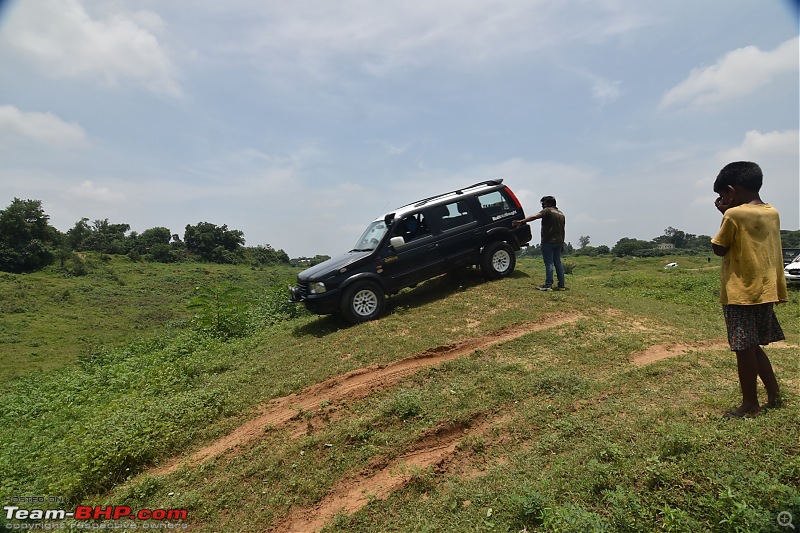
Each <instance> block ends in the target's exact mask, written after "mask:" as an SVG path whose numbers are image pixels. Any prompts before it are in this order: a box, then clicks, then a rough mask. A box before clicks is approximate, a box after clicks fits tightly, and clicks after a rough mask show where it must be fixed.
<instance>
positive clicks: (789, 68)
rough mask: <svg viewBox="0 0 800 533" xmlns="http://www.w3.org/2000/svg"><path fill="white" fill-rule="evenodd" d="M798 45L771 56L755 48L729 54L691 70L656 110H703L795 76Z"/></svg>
mask: <svg viewBox="0 0 800 533" xmlns="http://www.w3.org/2000/svg"><path fill="white" fill-rule="evenodd" d="M798 42H799V41H798V38H797V37H795V38H793V39H790V40H788V41H786V42H784V43H783V44H781V45H780V46H778V47H777V48H776V49H775V50H773V51H771V52H764V51H762V50H760V49H758V48H756V47H755V46H747V47H745V48H738V49H736V50H734V51H732V52H729V53H728V54H726V55H725V56H724V57H723V58H721V59H720V60H719V61H717V63H715V64H714V65H712V66H710V67H706V68H697V69H694V70H692V72H691V73H690V74H689V77H688V78H686V79H685V80H683V81H682V82H681V83H679V84H678V85H676V86H675V87H673V88H672V89H670V90H669V91H667V93H666V94H665V95H664V97H663V98H662V99H661V104H660V108H661V109H664V108H667V107H671V106H688V107H692V108H707V107H713V106H715V105H717V104H721V103H724V102H728V101H731V100H735V99H737V98H741V97H743V96H747V95H748V94H751V93H753V92H755V91H756V90H757V89H759V88H760V87H762V86H764V85H767V84H768V83H770V82H771V81H772V79H773V78H774V77H775V76H777V75H779V74H783V73H787V72H797V70H798Z"/></svg>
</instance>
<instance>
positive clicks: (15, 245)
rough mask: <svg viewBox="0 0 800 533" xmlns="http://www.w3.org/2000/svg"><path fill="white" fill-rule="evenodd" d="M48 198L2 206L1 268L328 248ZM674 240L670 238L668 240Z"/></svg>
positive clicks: (690, 241)
mask: <svg viewBox="0 0 800 533" xmlns="http://www.w3.org/2000/svg"><path fill="white" fill-rule="evenodd" d="M49 221H50V217H49V216H48V215H47V214H46V213H45V212H44V209H43V208H42V202H41V201H40V200H20V199H19V198H14V201H13V202H11V204H10V205H9V206H8V207H7V208H6V209H3V210H0V271H4V272H14V273H21V272H33V271H36V270H39V269H41V268H44V267H45V266H48V265H50V264H52V263H54V262H55V261H56V260H58V261H60V262H61V265H62V266H63V265H64V263H65V261H66V260H67V259H69V258H71V257H72V255H73V254H74V253H77V252H99V253H102V254H115V255H127V256H129V257H130V258H131V259H133V260H137V261H139V260H144V261H153V262H159V263H176V262H183V261H202V262H211V263H230V264H250V265H254V266H258V265H280V264H285V265H292V266H304V267H307V266H311V265H314V264H317V263H320V262H322V261H325V260H326V259H329V257H328V256H327V255H316V256H314V257H312V258H307V257H300V258H296V259H290V258H289V256H288V255H287V254H286V252H284V251H283V250H280V249H278V250H276V249H274V248H272V246H270V245H268V244H267V245H264V246H260V245H259V246H254V247H253V246H251V247H247V246H245V239H244V233H243V232H241V231H239V230H235V229H229V228H228V226H227V225H225V224H223V225H222V226H217V225H215V224H212V223H210V222H198V223H197V224H195V225H191V224H187V225H186V228H185V229H184V233H183V238H182V239H181V237H180V236H179V235H178V234H173V233H172V232H171V231H170V230H169V228H165V227H155V228H150V229H146V230H144V231H143V232H141V233H137V232H135V231H130V230H131V227H130V225H129V224H112V223H110V222H109V221H108V219H104V220H94V221H91V222H90V221H89V219H88V218H82V219H80V220H79V221H77V222H76V223H75V225H74V226H73V227H72V228H70V229H69V230H68V231H67V232H66V233H62V232H60V231H59V230H58V229H56V228H54V227H53V226H51V225H50V222H49ZM590 240H591V238H590V237H589V236H588V235H582V236H581V237H580V238H579V239H578V245H579V247H578V248H575V247H573V246H572V243H566V247H565V254H566V255H587V256H596V255H608V254H613V255H615V256H617V257H623V256H637V257H655V256H664V255H673V254H675V253H683V254H701V253H711V237H709V236H708V235H693V234H691V233H686V232H684V231H681V230H679V229H676V228H673V227H671V226H670V227H668V228H667V229H665V230H664V234H663V235H660V236H658V237H655V238H653V239H652V240H649V241H644V240H639V239H633V238H630V237H623V238H621V239H620V240H619V241H617V243H616V244H615V245H614V246H613V247H608V246H606V245H600V246H591V245H590V244H589V243H590ZM781 240H782V243H783V247H784V248H800V230H797V231H787V230H781ZM661 245H667V246H661ZM522 255H527V256H538V255H541V251H540V249H539V245H538V244H536V245H533V246H529V247H528V248H527V249H526V250H525V251H524V252H523V253H522Z"/></svg>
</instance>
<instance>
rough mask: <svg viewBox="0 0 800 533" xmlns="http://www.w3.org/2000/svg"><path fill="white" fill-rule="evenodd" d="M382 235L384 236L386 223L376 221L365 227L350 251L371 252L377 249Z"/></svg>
mask: <svg viewBox="0 0 800 533" xmlns="http://www.w3.org/2000/svg"><path fill="white" fill-rule="evenodd" d="M384 235H386V223H385V222H384V221H383V220H376V221H375V222H373V223H372V224H370V225H369V226H368V227H367V229H366V231H364V234H363V235H361V237H360V238H359V239H358V242H357V243H356V246H355V248H353V250H352V251H353V252H371V251H372V250H374V249H375V248H377V247H378V244H380V242H381V239H383V236H384Z"/></svg>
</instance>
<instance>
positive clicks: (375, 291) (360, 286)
mask: <svg viewBox="0 0 800 533" xmlns="http://www.w3.org/2000/svg"><path fill="white" fill-rule="evenodd" d="M385 303H386V296H385V294H384V292H383V289H382V288H381V286H380V285H378V284H377V283H375V282H374V281H358V282H356V283H353V284H352V285H350V286H349V287H347V288H346V289H345V291H344V295H343V296H342V303H341V311H342V315H344V317H345V318H346V319H347V320H348V321H349V322H351V323H353V324H358V323H359V322H366V321H368V320H374V319H376V318H378V317H379V316H380V315H381V313H383V308H384V306H385Z"/></svg>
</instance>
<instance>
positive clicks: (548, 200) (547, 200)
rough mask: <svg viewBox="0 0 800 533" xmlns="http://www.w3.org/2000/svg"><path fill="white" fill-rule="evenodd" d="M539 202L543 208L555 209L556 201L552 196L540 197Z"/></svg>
mask: <svg viewBox="0 0 800 533" xmlns="http://www.w3.org/2000/svg"><path fill="white" fill-rule="evenodd" d="M539 201H540V202H541V203H542V205H544V206H545V207H556V199H555V198H553V197H552V196H542V199H541V200H539Z"/></svg>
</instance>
